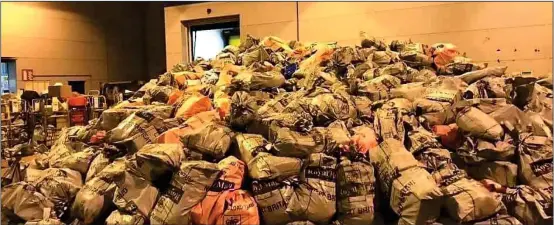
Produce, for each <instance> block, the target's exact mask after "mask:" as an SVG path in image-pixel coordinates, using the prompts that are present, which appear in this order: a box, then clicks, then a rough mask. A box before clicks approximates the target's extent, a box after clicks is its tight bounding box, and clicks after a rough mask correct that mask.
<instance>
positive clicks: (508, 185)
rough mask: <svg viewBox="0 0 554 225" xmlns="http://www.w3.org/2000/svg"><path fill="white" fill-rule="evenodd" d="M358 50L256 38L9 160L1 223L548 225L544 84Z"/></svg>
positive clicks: (450, 47)
mask: <svg viewBox="0 0 554 225" xmlns="http://www.w3.org/2000/svg"><path fill="white" fill-rule="evenodd" d="M360 36H361V40H360V43H359V45H358V46H340V45H338V44H337V43H336V42H327V43H318V42H314V43H302V42H299V41H287V40H283V39H280V38H278V37H273V36H269V37H265V38H260V39H258V38H255V37H252V36H250V35H247V36H246V38H245V40H244V41H243V42H241V44H240V46H227V47H225V48H224V49H223V50H222V51H221V52H220V53H218V54H216V55H215V57H214V58H213V59H203V58H197V59H194V60H193V61H191V62H187V63H182V64H177V65H175V66H174V67H173V68H171V69H170V70H168V71H167V72H166V73H164V74H161V75H160V76H159V77H158V79H152V80H151V81H150V82H148V83H146V84H145V85H144V86H142V87H141V88H140V89H139V90H138V91H137V92H135V94H134V96H133V97H131V98H130V99H128V100H125V101H122V102H120V103H118V104H117V105H115V106H113V107H111V108H110V109H107V110H105V111H104V112H103V114H102V115H101V116H100V118H99V119H98V120H93V121H91V122H90V123H89V124H88V125H87V126H74V127H70V128H67V129H63V130H62V131H61V132H60V135H59V137H58V138H57V140H56V141H55V142H54V145H53V146H52V147H51V148H50V149H48V148H46V147H39V146H41V145H35V142H34V141H39V142H40V141H43V140H42V139H44V137H45V135H43V134H41V132H43V131H44V130H43V131H41V129H35V131H36V133H37V135H36V137H35V140H33V142H30V143H29V144H23V145H19V146H18V147H16V148H12V149H10V150H6V151H3V154H2V156H3V159H6V158H8V157H9V160H8V161H9V165H8V166H9V167H10V168H9V169H5V171H6V172H4V173H3V176H2V181H3V184H6V185H5V186H4V187H5V189H6V191H5V192H3V193H2V209H3V211H2V214H3V215H2V222H5V223H8V222H9V223H25V222H26V223H27V224H62V223H64V224H70V223H71V224H101V223H105V224H167V225H173V224H199V225H208V224H209V225H212V224H222V225H223V224H225V225H227V224H244V225H250V224H263V225H273V224H276V225H285V224H290V225H300V224H303V225H308V224H321V225H323V224H334V225H339V224H345V225H346V224H389V223H394V224H433V223H434V224H474V225H475V224H477V225H479V224H548V223H551V222H552V213H550V212H551V210H552V130H553V129H552V117H551V114H552V82H551V81H549V78H550V79H551V75H546V76H543V74H536V75H537V76H535V75H533V76H529V75H525V74H518V73H513V74H506V73H507V71H508V69H507V67H506V66H503V65H497V66H489V65H488V64H482V63H476V61H473V60H472V59H470V58H468V57H466V56H465V54H463V55H462V54H460V52H461V51H462V50H461V49H458V48H457V47H456V46H455V45H454V44H451V43H435V44H432V43H428V44H431V45H427V44H426V43H418V42H412V41H404V40H394V41H392V42H391V43H390V44H387V43H385V42H384V41H382V40H379V39H377V38H374V37H370V36H367V34H366V33H363V32H362V33H361V35H360ZM45 129H46V128H45ZM43 133H44V132H43ZM41 136H42V137H41ZM33 154H35V155H33ZM22 157H29V159H30V160H29V161H30V163H29V164H30V165H28V166H27V163H26V162H27V159H25V160H23V159H21V160H20V158H22ZM4 167H6V166H4ZM3 169H4V168H3ZM491 183H492V184H493V185H491ZM70 205H71V207H69V206H70Z"/></svg>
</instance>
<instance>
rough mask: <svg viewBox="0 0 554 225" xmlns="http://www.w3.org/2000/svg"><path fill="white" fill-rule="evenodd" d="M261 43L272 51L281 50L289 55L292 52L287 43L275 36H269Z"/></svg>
mask: <svg viewBox="0 0 554 225" xmlns="http://www.w3.org/2000/svg"><path fill="white" fill-rule="evenodd" d="M260 43H261V44H262V45H263V46H264V47H266V48H270V49H271V50H272V51H279V50H280V49H282V50H283V52H285V53H289V52H291V51H292V49H291V48H290V47H289V45H288V44H287V42H285V41H283V40H282V39H280V38H278V37H275V36H267V37H265V38H264V39H262V40H261V41H260Z"/></svg>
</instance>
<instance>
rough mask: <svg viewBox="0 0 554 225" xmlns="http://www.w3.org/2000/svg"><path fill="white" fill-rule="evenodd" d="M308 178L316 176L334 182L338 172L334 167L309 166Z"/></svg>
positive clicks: (315, 177)
mask: <svg viewBox="0 0 554 225" xmlns="http://www.w3.org/2000/svg"><path fill="white" fill-rule="evenodd" d="M306 178H314V179H320V180H326V181H331V182H334V181H335V180H336V179H337V173H336V171H334V170H332V169H325V168H321V167H308V168H307V169H306Z"/></svg>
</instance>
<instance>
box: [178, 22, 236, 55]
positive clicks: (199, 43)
mask: <svg viewBox="0 0 554 225" xmlns="http://www.w3.org/2000/svg"><path fill="white" fill-rule="evenodd" d="M184 24H185V26H187V27H188V30H189V40H190V42H189V43H190V45H189V46H190V47H189V52H190V56H191V59H192V60H194V59H196V58H198V57H202V58H204V59H206V60H207V59H213V58H215V56H216V55H217V54H218V53H219V52H221V50H223V48H225V46H227V45H235V46H239V45H240V23H239V17H238V16H231V17H224V18H209V19H201V20H194V21H186V22H184Z"/></svg>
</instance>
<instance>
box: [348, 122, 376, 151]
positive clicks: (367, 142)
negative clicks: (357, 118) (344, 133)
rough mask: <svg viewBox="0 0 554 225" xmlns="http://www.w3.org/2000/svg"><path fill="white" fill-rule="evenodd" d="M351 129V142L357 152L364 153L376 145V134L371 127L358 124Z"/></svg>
mask: <svg viewBox="0 0 554 225" xmlns="http://www.w3.org/2000/svg"><path fill="white" fill-rule="evenodd" d="M352 130H353V131H354V135H353V136H352V143H353V144H354V146H355V147H356V150H357V151H358V152H359V153H362V154H364V155H365V154H367V152H368V151H369V150H371V149H374V148H376V147H377V145H378V144H377V135H376V134H375V131H374V130H373V129H372V128H371V127H369V126H359V127H355V128H354V129H352Z"/></svg>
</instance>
